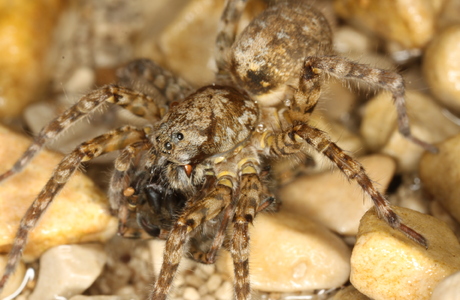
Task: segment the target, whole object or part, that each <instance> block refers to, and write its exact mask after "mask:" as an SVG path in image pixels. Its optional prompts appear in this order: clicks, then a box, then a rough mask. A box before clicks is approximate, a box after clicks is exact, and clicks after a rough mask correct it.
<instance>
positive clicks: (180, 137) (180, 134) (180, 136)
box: [176, 132, 184, 141]
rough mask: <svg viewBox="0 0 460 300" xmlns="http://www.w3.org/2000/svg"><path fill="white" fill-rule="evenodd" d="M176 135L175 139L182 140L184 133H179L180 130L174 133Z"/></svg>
mask: <svg viewBox="0 0 460 300" xmlns="http://www.w3.org/2000/svg"><path fill="white" fill-rule="evenodd" d="M176 137H177V139H178V140H179V141H182V140H183V139H184V135H183V134H182V133H180V132H179V133H178V134H176Z"/></svg>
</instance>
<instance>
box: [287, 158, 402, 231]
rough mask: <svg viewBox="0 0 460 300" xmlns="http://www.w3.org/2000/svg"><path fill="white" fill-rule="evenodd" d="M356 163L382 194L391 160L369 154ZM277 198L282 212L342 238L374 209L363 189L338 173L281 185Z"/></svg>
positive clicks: (392, 164)
mask: <svg viewBox="0 0 460 300" xmlns="http://www.w3.org/2000/svg"><path fill="white" fill-rule="evenodd" d="M359 161H360V162H361V163H362V165H363V166H364V168H365V170H366V172H367V174H368V175H369V177H370V178H371V179H372V180H373V181H374V182H375V183H376V187H377V189H379V190H380V191H381V192H382V193H385V190H386V188H387V187H388V184H389V183H390V181H391V179H392V177H393V174H394V172H395V169H396V164H395V162H394V160H393V159H392V158H390V157H388V156H385V155H371V156H366V157H363V158H360V159H359ZM279 197H280V199H281V200H282V203H283V209H284V210H286V211H289V212H293V213H297V214H302V215H304V216H305V217H306V218H308V219H311V220H315V221H317V222H319V223H321V224H323V225H325V226H326V227H327V228H329V229H331V230H333V231H335V232H338V233H340V234H343V235H355V234H356V233H357V232H358V227H359V221H360V220H361V217H362V216H363V215H364V213H365V212H366V211H367V210H368V209H369V208H370V207H372V206H373V203H372V201H371V200H370V198H369V197H368V196H367V195H366V196H365V195H364V193H363V190H362V188H361V187H360V186H359V185H358V184H357V183H356V182H355V181H353V180H351V181H348V180H346V177H345V175H344V174H342V172H340V171H338V170H335V171H334V172H325V173H320V174H315V175H307V176H303V177H300V178H298V179H296V180H294V181H293V182H291V183H289V184H287V185H285V186H283V187H282V188H281V189H280V191H279Z"/></svg>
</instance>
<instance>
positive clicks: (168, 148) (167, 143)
mask: <svg viewBox="0 0 460 300" xmlns="http://www.w3.org/2000/svg"><path fill="white" fill-rule="evenodd" d="M165 148H166V150H171V149H172V145H171V143H170V142H166V143H165Z"/></svg>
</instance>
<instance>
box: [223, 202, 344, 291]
mask: <svg viewBox="0 0 460 300" xmlns="http://www.w3.org/2000/svg"><path fill="white" fill-rule="evenodd" d="M250 237H251V247H250V249H251V254H250V258H249V266H250V272H251V273H250V276H251V287H252V288H253V289H255V290H260V291H267V292H296V291H311V290H315V289H324V288H335V287H338V286H340V285H342V284H343V283H345V282H346V281H347V280H348V276H349V272H350V269H349V268H350V266H349V259H350V250H349V249H348V247H347V246H346V244H345V243H344V242H343V241H342V240H341V239H340V238H339V237H338V236H336V235H335V234H333V233H332V232H330V231H329V230H328V229H326V228H325V227H323V226H322V225H321V224H319V223H316V222H314V221H311V220H310V219H308V218H306V217H303V216H300V215H297V214H292V213H288V212H285V211H280V212H278V213H276V214H264V213H261V214H258V215H257V217H256V218H255V221H254V226H251V227H250ZM222 256H223V259H225V260H226V263H227V269H226V272H228V273H227V274H228V276H232V277H233V261H232V259H231V256H230V255H229V254H228V253H227V252H224V253H222ZM223 285H225V283H224V284H223ZM219 289H220V288H219ZM219 289H218V290H217V291H216V294H219Z"/></svg>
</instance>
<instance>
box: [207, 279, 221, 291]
mask: <svg viewBox="0 0 460 300" xmlns="http://www.w3.org/2000/svg"><path fill="white" fill-rule="evenodd" d="M221 283H222V277H221V276H220V275H219V274H212V275H211V276H210V277H209V279H208V282H206V286H207V288H208V291H209V292H210V293H212V292H214V291H215V290H216V289H217V288H219V286H220V285H221Z"/></svg>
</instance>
